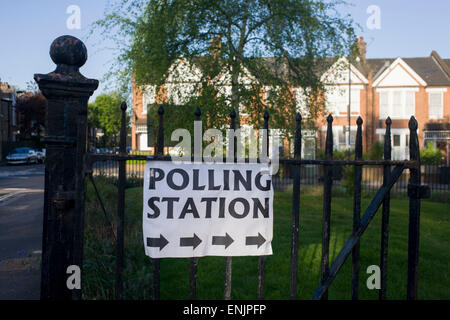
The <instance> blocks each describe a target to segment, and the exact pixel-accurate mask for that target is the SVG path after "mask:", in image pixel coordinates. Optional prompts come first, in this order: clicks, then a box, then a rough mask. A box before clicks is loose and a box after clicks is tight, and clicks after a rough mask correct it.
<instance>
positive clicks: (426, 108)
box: [132, 38, 450, 164]
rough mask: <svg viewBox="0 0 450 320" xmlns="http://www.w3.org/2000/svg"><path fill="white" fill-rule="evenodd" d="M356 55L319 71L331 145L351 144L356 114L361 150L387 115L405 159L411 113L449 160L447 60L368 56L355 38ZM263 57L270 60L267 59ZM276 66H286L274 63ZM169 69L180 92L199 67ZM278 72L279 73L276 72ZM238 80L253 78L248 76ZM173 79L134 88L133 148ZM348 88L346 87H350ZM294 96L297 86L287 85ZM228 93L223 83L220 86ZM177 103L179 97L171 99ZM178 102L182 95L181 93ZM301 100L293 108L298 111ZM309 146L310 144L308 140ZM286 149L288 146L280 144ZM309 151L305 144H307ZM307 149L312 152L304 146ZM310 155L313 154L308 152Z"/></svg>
mask: <svg viewBox="0 0 450 320" xmlns="http://www.w3.org/2000/svg"><path fill="white" fill-rule="evenodd" d="M357 45H358V46H359V51H360V57H358V58H357V59H356V61H355V62H354V63H352V64H349V63H348V60H347V59H346V58H345V57H342V58H340V59H337V61H336V59H333V60H331V59H330V61H333V62H332V63H330V64H329V67H328V68H326V69H325V71H324V72H323V74H322V81H323V83H324V84H325V88H326V93H325V110H326V113H331V114H333V117H334V121H333V136H334V146H335V148H336V149H338V150H339V149H340V150H345V149H347V148H348V147H351V146H352V145H354V142H355V141H354V140H355V139H354V137H355V133H356V119H357V118H358V116H361V117H362V118H363V120H364V124H363V144H364V151H367V148H368V146H371V145H372V144H373V143H374V142H375V141H382V140H383V138H384V137H383V134H384V130H385V119H386V117H387V116H388V115H389V116H390V117H391V119H392V126H391V128H392V129H391V131H392V146H393V158H394V159H406V158H408V157H409V149H408V142H409V129H408V121H409V118H410V117H411V116H412V115H414V116H415V117H416V119H417V121H418V123H419V129H418V134H419V142H420V147H421V148H423V147H424V146H425V145H426V143H427V142H428V141H432V142H433V144H434V145H435V146H436V147H437V148H439V149H440V150H441V151H442V153H443V156H444V157H445V158H446V162H447V164H448V161H449V140H450V59H442V58H441V57H440V56H439V55H438V54H437V52H435V51H433V52H432V53H431V54H430V56H428V57H419V58H401V57H398V58H383V59H367V58H366V44H365V42H364V39H363V38H360V39H359V41H358V43H357ZM267 60H268V61H269V60H270V59H267ZM277 67H278V68H280V69H283V68H285V67H286V66H283V65H278V66H277ZM171 71H172V72H179V73H180V74H182V75H183V76H182V78H181V81H180V79H178V82H181V83H183V86H184V89H183V90H181V92H182V93H183V94H185V95H189V94H195V93H192V92H190V90H189V88H190V84H192V83H193V82H195V81H196V80H198V79H200V77H199V73H201V70H200V68H198V67H196V66H187V65H186V63H185V62H183V61H182V60H180V61H179V62H177V64H176V65H175V66H173V68H172V70H171ZM280 72H283V70H281V71H280ZM242 81H253V79H252V77H251V74H249V75H248V76H247V78H245V79H242ZM173 86H174V83H172V82H171V78H170V76H169V78H168V80H167V82H166V85H164V86H163V87H160V88H156V87H154V86H147V87H146V90H145V93H144V94H143V93H142V90H141V89H140V88H137V87H136V86H133V111H134V116H133V117H132V148H133V149H137V150H151V149H152V148H149V147H147V120H146V107H145V106H146V105H148V104H153V103H163V102H165V101H167V99H168V98H170V97H171V95H172V93H171V92H172V88H173ZM349 88H350V89H349ZM292 90H293V91H294V92H295V93H296V96H297V95H301V91H302V89H301V88H295V86H293V87H292ZM222 91H223V92H224V93H225V94H226V93H227V92H229V90H228V89H227V87H226V85H224V88H223V90H222ZM175 99H178V102H179V103H182V101H179V99H180V97H178V98H175ZM181 100H182V97H181ZM301 100H302V99H298V105H297V106H298V109H299V110H302V108H303V102H301ZM349 101H350V102H351V103H350V135H348V134H347V133H346V132H348V123H349V117H348V108H349ZM316 127H317V128H318V132H317V133H316V134H315V135H310V137H314V136H315V138H316V145H317V148H321V147H322V148H323V146H324V141H325V130H326V121H325V117H320V118H319V119H317V125H316ZM308 145H309V146H312V147H313V148H314V144H311V143H309V144H308ZM285 149H287V150H286V151H288V152H289V149H290V148H289V145H287V146H285ZM306 149H308V148H306ZM306 152H307V153H311V150H309V151H308V150H307V151H306ZM313 153H314V152H313Z"/></svg>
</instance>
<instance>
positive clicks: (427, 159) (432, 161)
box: [420, 142, 442, 165]
mask: <svg viewBox="0 0 450 320" xmlns="http://www.w3.org/2000/svg"><path fill="white" fill-rule="evenodd" d="M441 159H442V154H441V151H439V150H438V149H435V148H434V145H433V142H428V143H427V147H426V148H425V149H422V150H420V161H421V162H422V164H429V165H440V164H441Z"/></svg>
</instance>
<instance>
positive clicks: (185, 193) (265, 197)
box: [143, 161, 273, 258]
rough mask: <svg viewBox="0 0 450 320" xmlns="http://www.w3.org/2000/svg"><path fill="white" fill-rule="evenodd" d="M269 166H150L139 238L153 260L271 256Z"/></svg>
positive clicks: (158, 163) (163, 163) (164, 163)
mask: <svg viewBox="0 0 450 320" xmlns="http://www.w3.org/2000/svg"><path fill="white" fill-rule="evenodd" d="M269 170H270V166H269V165H268V164H257V163H246V164H240V163H223V164H204V163H186V164H181V165H180V164H175V163H173V162H170V161H149V162H147V165H146V167H145V175H144V207H143V235H144V246H145V253H146V255H148V256H150V257H152V258H188V257H203V256H259V255H271V254H272V245H271V243H272V237H273V187H272V177H271V175H270V174H269V172H270V171H269Z"/></svg>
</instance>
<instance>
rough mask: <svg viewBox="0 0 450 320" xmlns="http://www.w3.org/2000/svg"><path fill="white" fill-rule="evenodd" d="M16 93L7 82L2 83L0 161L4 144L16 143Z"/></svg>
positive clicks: (0, 97) (0, 89)
mask: <svg viewBox="0 0 450 320" xmlns="http://www.w3.org/2000/svg"><path fill="white" fill-rule="evenodd" d="M15 106H16V93H15V90H14V88H12V87H11V86H10V85H9V84H8V83H7V82H0V160H1V159H2V158H3V157H4V156H5V154H3V153H4V152H2V151H3V150H2V148H3V143H4V142H12V141H15V140H16V139H15V136H16V131H17V112H16V108H15Z"/></svg>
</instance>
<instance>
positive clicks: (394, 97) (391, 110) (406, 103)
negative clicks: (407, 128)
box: [380, 90, 416, 119]
mask: <svg viewBox="0 0 450 320" xmlns="http://www.w3.org/2000/svg"><path fill="white" fill-rule="evenodd" d="M415 105H416V102H415V91H413V90H388V91H384V90H383V91H381V92H380V119H386V118H387V117H388V116H389V117H391V118H393V119H409V118H410V117H411V116H413V115H414V114H415V109H416V106H415Z"/></svg>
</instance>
